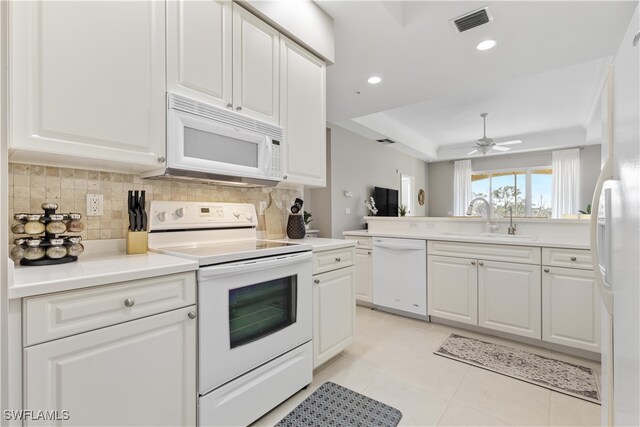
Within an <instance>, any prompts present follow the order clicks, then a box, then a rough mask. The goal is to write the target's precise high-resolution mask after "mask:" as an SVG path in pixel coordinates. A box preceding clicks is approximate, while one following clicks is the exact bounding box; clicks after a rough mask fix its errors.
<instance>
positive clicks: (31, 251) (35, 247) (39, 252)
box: [24, 239, 46, 261]
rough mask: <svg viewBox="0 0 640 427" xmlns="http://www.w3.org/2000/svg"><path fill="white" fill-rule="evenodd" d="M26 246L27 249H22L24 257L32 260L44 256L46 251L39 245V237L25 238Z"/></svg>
mask: <svg viewBox="0 0 640 427" xmlns="http://www.w3.org/2000/svg"><path fill="white" fill-rule="evenodd" d="M27 246H28V247H27V249H25V251H24V257H25V259H28V260H30V261H34V260H37V259H42V258H44V256H45V253H46V251H45V250H44V248H43V247H41V246H40V239H31V240H27Z"/></svg>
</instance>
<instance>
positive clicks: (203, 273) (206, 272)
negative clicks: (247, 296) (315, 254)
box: [198, 252, 312, 280]
mask: <svg viewBox="0 0 640 427" xmlns="http://www.w3.org/2000/svg"><path fill="white" fill-rule="evenodd" d="M311 256H312V254H311V252H304V253H300V254H293V255H283V256H279V257H270V258H263V259H257V260H252V261H240V262H234V263H229V264H222V265H213V266H210V267H203V268H201V269H200V270H198V280H203V279H209V278H212V277H220V276H227V275H231V274H238V273H248V272H250V271H256V270H263V269H265V268H275V267H284V266H287V265H291V264H297V263H299V262H304V261H307V260H308V261H311Z"/></svg>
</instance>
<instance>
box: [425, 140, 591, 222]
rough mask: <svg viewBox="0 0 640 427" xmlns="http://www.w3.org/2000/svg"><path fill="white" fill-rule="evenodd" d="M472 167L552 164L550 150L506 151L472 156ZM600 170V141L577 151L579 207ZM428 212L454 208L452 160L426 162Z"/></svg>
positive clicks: (588, 199) (587, 199)
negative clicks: (512, 152)
mask: <svg viewBox="0 0 640 427" xmlns="http://www.w3.org/2000/svg"><path fill="white" fill-rule="evenodd" d="M471 164H472V168H473V170H474V171H483V170H495V169H509V168H526V167H536V166H550V165H551V151H543V152H532V153H521V154H505V155H499V156H488V157H479V158H475V159H472V160H471ZM599 174H600V145H589V146H586V147H584V148H583V149H582V151H580V209H585V208H586V207H587V205H588V204H589V203H591V196H592V195H593V190H594V189H595V186H596V181H597V179H598V175H599ZM428 183H429V191H428V192H427V205H428V206H429V216H448V215H450V213H449V212H451V211H453V162H451V161H447V162H436V163H430V164H429V174H428Z"/></svg>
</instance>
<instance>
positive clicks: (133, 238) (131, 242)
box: [127, 231, 149, 255]
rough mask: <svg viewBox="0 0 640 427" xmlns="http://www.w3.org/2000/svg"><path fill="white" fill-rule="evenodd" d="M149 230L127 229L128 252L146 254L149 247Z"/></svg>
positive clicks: (130, 253)
mask: <svg viewBox="0 0 640 427" xmlns="http://www.w3.org/2000/svg"><path fill="white" fill-rule="evenodd" d="M148 237H149V233H148V232H147V231H127V254H129V255H133V254H146V253H147V250H148V249H149V239H148Z"/></svg>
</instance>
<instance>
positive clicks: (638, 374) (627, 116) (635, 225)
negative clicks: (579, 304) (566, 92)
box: [591, 7, 640, 426]
mask: <svg viewBox="0 0 640 427" xmlns="http://www.w3.org/2000/svg"><path fill="white" fill-rule="evenodd" d="M639 39H640V7H636V10H635V12H634V15H633V17H632V19H631V23H630V24H629V27H628V29H627V31H626V33H625V36H624V38H623V40H622V43H621V45H620V48H619V49H618V52H617V53H616V56H615V57H614V60H613V66H612V68H611V70H610V73H609V79H608V83H607V86H606V88H605V91H604V93H605V95H604V96H603V101H602V109H603V111H604V112H605V114H604V117H603V123H605V124H606V125H605V126H604V129H603V131H604V132H603V143H604V144H606V145H607V150H606V152H607V153H608V156H607V158H606V160H605V162H604V166H603V168H602V173H601V175H600V178H599V179H598V183H597V185H596V191H595V194H594V198H593V206H592V212H593V213H592V222H591V249H592V255H593V263H594V271H595V273H596V282H597V283H598V286H599V288H600V293H601V295H602V301H603V316H602V319H603V324H602V383H601V385H602V387H601V388H602V404H603V405H602V424H603V425H610V426H611V425H620V426H622V425H629V426H640V43H639Z"/></svg>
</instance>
